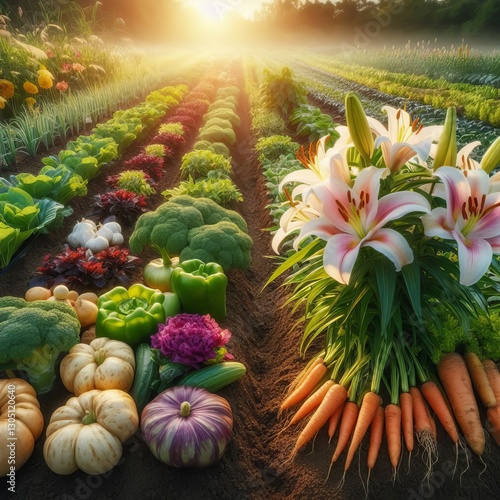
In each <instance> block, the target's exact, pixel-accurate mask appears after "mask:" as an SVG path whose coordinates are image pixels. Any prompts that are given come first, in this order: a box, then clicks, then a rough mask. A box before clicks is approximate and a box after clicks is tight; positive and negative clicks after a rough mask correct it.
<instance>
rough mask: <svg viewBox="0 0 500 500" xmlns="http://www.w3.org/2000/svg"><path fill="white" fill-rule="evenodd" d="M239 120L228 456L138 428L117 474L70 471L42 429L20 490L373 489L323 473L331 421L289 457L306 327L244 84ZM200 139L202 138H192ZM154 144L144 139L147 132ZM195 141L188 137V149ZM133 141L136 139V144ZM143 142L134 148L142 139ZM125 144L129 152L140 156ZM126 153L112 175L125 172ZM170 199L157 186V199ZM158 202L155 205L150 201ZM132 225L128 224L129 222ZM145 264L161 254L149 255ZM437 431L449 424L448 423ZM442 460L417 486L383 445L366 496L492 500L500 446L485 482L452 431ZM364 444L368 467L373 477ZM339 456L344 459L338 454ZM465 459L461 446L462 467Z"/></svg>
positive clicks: (499, 481)
mask: <svg viewBox="0 0 500 500" xmlns="http://www.w3.org/2000/svg"><path fill="white" fill-rule="evenodd" d="M233 71H234V74H235V75H236V76H237V78H238V79H239V84H240V85H239V86H240V89H244V82H243V77H242V71H241V62H240V61H235V63H234V67H233ZM238 113H239V115H240V118H241V121H242V124H241V126H240V127H239V129H238V130H237V137H238V142H237V144H236V145H235V147H234V148H233V149H232V155H233V162H234V180H235V183H236V184H237V185H238V187H239V188H240V190H241V191H242V193H243V197H244V201H243V202H242V203H241V204H239V205H238V206H237V207H236V208H237V210H238V211H239V212H240V213H241V214H242V216H243V217H244V218H245V220H246V221H247V224H248V228H249V233H250V235H251V236H252V238H253V240H254V247H253V250H252V266H251V268H250V269H249V270H247V271H239V270H233V271H231V272H230V273H229V286H228V296H227V306H228V316H227V319H226V321H225V322H224V323H223V326H225V327H227V328H229V329H230V330H231V332H232V335H233V337H232V339H231V341H230V344H229V346H228V347H229V349H230V352H232V353H233V354H234V355H235V358H236V359H237V360H240V361H242V362H243V363H244V364H245V365H246V366H247V374H246V376H245V377H244V378H243V379H241V380H240V381H238V382H237V383H235V384H233V385H231V386H229V387H227V388H225V389H223V390H222V391H221V393H220V394H221V395H222V396H224V397H226V398H227V399H228V401H229V402H230V404H231V407H232V409H233V413H234V431H233V438H232V440H231V443H230V445H229V447H228V450H227V453H226V455H225V456H224V458H223V459H222V460H221V461H220V462H219V463H217V464H216V465H214V466H213V467H211V468H209V469H204V470H186V469H172V468H168V467H167V466H165V465H163V464H161V463H159V462H158V461H157V460H156V459H155V458H154V457H153V455H152V454H151V453H150V451H149V450H148V448H147V446H146V445H145V443H144V442H142V440H141V437H140V434H139V433H137V434H136V435H135V436H134V437H133V438H132V439H130V440H129V441H128V442H127V443H125V445H124V453H123V459H122V461H121V462H120V464H119V465H118V466H116V467H115V468H114V469H113V470H112V471H110V472H109V473H107V474H105V475H102V476H89V475H87V474H85V473H83V472H81V471H78V472H76V473H74V474H71V475H70V476H58V475H56V474H53V473H52V472H51V471H50V470H49V469H48V468H47V466H46V465H45V462H44V460H43V453H42V450H43V441H44V438H43V437H42V438H41V439H39V441H38V442H37V444H36V447H35V451H34V453H33V455H32V457H31V459H30V460H29V461H28V463H27V464H26V465H25V466H24V467H23V468H22V469H21V470H19V471H18V474H17V498H22V499H27V500H31V499H35V500H38V499H61V500H62V499H65V500H72V499H99V500H100V499H103V500H106V499H110V500H111V499H113V500H114V499H117V498H123V499H129V498H130V499H137V498H144V499H156V498H169V499H170V498H182V499H184V500H203V499H214V500H225V499H227V500H236V499H237V500H240V499H241V500H246V499H251V500H253V499H255V500H262V499H277V500H281V499H294V500H295V499H304V500H305V499H311V498H314V499H336V498H339V499H349V500H358V499H362V498H364V497H365V493H364V490H363V486H362V483H361V480H360V477H359V475H358V471H357V462H356V463H355V464H353V466H352V468H351V470H350V471H349V473H348V475H347V477H346V482H345V485H344V487H343V489H342V490H336V489H335V488H336V486H337V485H338V483H339V481H340V478H341V475H342V473H341V472H342V471H341V464H339V465H338V466H337V468H334V470H333V471H332V475H331V477H330V479H329V481H328V482H327V483H326V484H324V483H325V478H326V473H327V470H328V465H329V461H330V457H331V454H332V448H333V445H334V443H333V442H332V446H331V447H330V448H328V444H327V436H326V432H325V431H324V430H322V431H321V433H320V434H319V435H318V436H317V439H316V441H315V447H314V451H313V452H312V451H311V447H308V448H307V449H306V450H304V451H301V452H300V453H299V454H298V456H297V458H296V459H295V460H294V461H293V462H289V463H285V461H286V460H287V458H288V457H289V455H290V451H291V448H292V446H293V441H294V439H295V438H296V436H297V434H298V431H297V429H293V430H288V431H286V432H284V433H283V434H281V435H278V433H279V432H280V431H281V430H282V428H283V427H284V423H283V422H279V421H278V419H277V407H278V405H279V402H280V400H281V399H282V396H283V394H284V391H285V389H286V387H287V385H288V384H289V383H290V382H291V380H292V379H293V378H294V376H295V375H296V374H297V373H298V372H299V371H300V369H301V368H302V367H303V362H302V361H301V360H300V359H299V356H298V345H299V341H300V337H301V328H300V327H295V326H294V322H295V318H292V317H291V315H290V311H289V309H287V308H281V307H280V306H281V304H282V303H283V301H284V299H285V292H284V290H282V289H281V288H279V286H278V284H276V283H273V284H272V285H270V286H269V287H267V288H265V289H264V290H262V287H263V285H264V283H265V282H266V280H267V279H268V277H269V276H270V274H271V273H272V271H273V269H274V264H273V262H272V261H271V260H270V259H268V258H266V256H270V255H272V253H273V252H272V250H271V245H270V241H271V237H270V235H269V233H267V232H265V231H263V228H266V227H268V225H269V224H270V218H269V216H268V212H267V210H266V208H265V206H266V204H267V203H268V199H267V196H266V190H265V185H264V179H263V177H262V175H261V173H260V168H259V165H258V161H257V159H256V157H255V152H254V145H255V138H254V137H253V136H252V135H251V133H250V116H249V105H248V101H247V98H246V96H245V95H244V92H243V91H242V93H241V95H240V102H239V109H238ZM193 140H194V139H193ZM144 143H146V144H147V143H148V139H145V140H144ZM190 146H191V144H189V145H187V146H186V150H189V148H190ZM138 147H139V146H137V147H136V148H138ZM136 148H135V149H136ZM136 152H137V151H136V150H133V151H130V152H127V155H126V157H130V156H132V155H133V154H136ZM179 163H180V161H179V158H177V159H176V161H174V162H172V163H171V164H170V165H169V167H168V169H167V176H166V177H165V178H164V179H163V180H162V186H161V187H162V189H165V188H166V187H167V186H168V187H170V186H173V185H175V184H176V182H177V177H178V167H179ZM121 168H122V167H121V165H120V164H119V163H117V164H115V165H114V166H112V167H111V169H110V171H109V173H116V172H118V171H120V169H121ZM104 190H105V185H104V180H103V179H99V180H98V181H97V182H96V183H93V185H92V187H91V191H90V194H95V193H97V192H102V191H104ZM162 202H163V198H162V197H161V195H157V196H156V197H155V198H154V200H153V203H154V204H156V205H158V204H160V203H162ZM73 206H74V209H75V213H74V214H73V216H72V218H71V219H70V220H69V221H68V226H71V224H72V223H73V222H74V221H75V220H77V219H78V218H81V217H82V216H83V215H84V214H85V212H86V210H87V209H88V206H89V197H86V198H83V199H81V200H79V201H78V202H77V203H74V204H73ZM152 208H153V205H152ZM130 230H131V228H128V229H127V230H126V231H127V232H130ZM67 234H68V228H67V227H66V228H63V229H61V230H60V231H57V232H55V233H51V234H50V235H47V236H41V237H40V238H39V239H38V240H37V243H36V246H33V247H31V248H30V249H29V251H28V254H27V256H26V257H25V258H24V259H23V260H22V261H19V262H18V263H17V264H16V265H15V266H13V268H12V270H11V271H10V272H9V273H8V274H6V275H4V276H0V295H6V294H12V295H19V296H22V295H24V292H25V290H26V283H27V281H28V279H29V277H30V276H31V275H32V273H33V271H34V269H35V267H36V265H38V263H39V262H40V260H41V258H42V256H43V255H44V254H45V253H47V252H51V253H57V252H59V251H60V250H61V246H62V242H63V241H64V238H65V237H66V236H67ZM141 257H143V261H144V263H146V262H147V260H148V259H149V257H151V258H153V257H154V256H153V255H148V254H145V255H141ZM69 396H70V395H69V393H68V392H67V391H66V390H65V389H64V387H63V386H62V384H61V383H60V382H59V383H58V385H57V387H56V389H55V390H54V391H53V392H52V393H50V395H47V396H43V397H41V398H40V400H41V406H42V412H43V414H44V416H45V418H46V423H48V419H49V416H50V414H51V413H52V412H53V411H54V410H55V409H56V408H57V407H58V406H60V405H62V404H64V402H65V401H66V400H67V399H68V398H69ZM440 431H441V429H440ZM439 442H440V443H444V445H443V444H440V446H439V452H440V461H439V462H438V464H437V465H436V471H437V473H436V474H435V476H434V478H433V479H432V481H431V483H430V488H427V489H426V488H423V489H422V487H421V481H422V478H423V476H424V468H423V465H422V460H421V457H420V456H414V457H413V458H412V462H411V469H410V474H409V475H407V455H405V457H404V460H403V464H402V465H401V468H400V472H399V475H398V479H397V481H396V484H395V486H393V485H392V483H391V481H390V479H391V470H390V465H389V460H388V456H387V452H386V451H385V443H384V444H383V449H382V452H381V456H380V459H379V462H378V463H377V466H376V467H375V469H374V471H373V474H372V479H371V484H370V492H371V495H370V498H374V499H379V498H384V499H406V500H420V499H423V498H425V499H427V498H436V499H447V500H449V499H452V498H453V499H465V498H473V497H474V498H478V499H483V500H489V499H496V498H498V497H499V496H500V468H499V464H500V452H499V450H498V448H495V447H494V446H492V447H491V449H489V450H488V452H487V453H485V461H486V463H487V469H486V471H485V472H484V474H483V475H482V476H481V480H478V476H479V474H480V472H481V471H482V469H483V465H482V464H481V463H480V462H479V461H478V460H477V459H472V463H471V468H470V470H469V471H468V472H466V473H465V474H464V475H463V477H462V487H460V483H459V479H458V477H457V476H456V477H455V478H454V479H452V478H451V472H450V470H451V469H450V467H449V466H450V464H453V463H454V454H453V449H452V448H451V447H450V446H449V445H448V443H449V441H448V440H447V438H446V437H445V436H444V435H443V434H442V432H440V433H439ZM365 454H366V444H365V443H364V446H363V451H362V455H361V456H362V458H361V471H362V476H363V478H366V468H365V467H364V460H365V456H366V455H365ZM342 458H343V457H342ZM463 469H464V460H463V455H461V456H460V461H459V469H458V470H459V471H462V470H463ZM6 491H7V488H6V486H5V484H4V483H3V482H2V483H0V498H2V499H3V498H6V496H4V492H6Z"/></svg>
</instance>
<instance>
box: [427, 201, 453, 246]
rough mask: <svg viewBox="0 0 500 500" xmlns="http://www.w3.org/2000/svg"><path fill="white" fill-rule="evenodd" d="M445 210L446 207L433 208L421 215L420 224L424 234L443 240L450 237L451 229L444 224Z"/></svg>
mask: <svg viewBox="0 0 500 500" xmlns="http://www.w3.org/2000/svg"><path fill="white" fill-rule="evenodd" d="M446 219H447V211H446V208H443V207H439V208H435V209H434V210H433V211H432V212H431V213H430V214H426V215H424V216H422V224H423V226H424V234H425V235H426V236H429V238H432V237H433V236H436V237H437V238H443V239H444V240H449V239H452V238H453V236H452V229H451V228H449V227H448V226H447V225H446Z"/></svg>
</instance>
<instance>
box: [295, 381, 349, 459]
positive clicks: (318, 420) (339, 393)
mask: <svg viewBox="0 0 500 500" xmlns="http://www.w3.org/2000/svg"><path fill="white" fill-rule="evenodd" d="M346 399H347V391H346V389H345V387H343V386H342V385H340V384H334V385H332V386H331V387H330V389H328V392H327V393H326V395H325V397H324V398H323V401H321V404H320V405H319V406H318V408H316V411H315V412H314V414H313V416H312V417H311V419H310V420H309V422H308V423H307V425H306V426H305V427H304V429H303V430H302V432H301V433H300V435H299V437H298V438H297V442H296V443H295V446H294V448H293V450H292V456H291V457H290V458H293V457H294V456H295V455H296V454H297V451H298V450H299V449H300V448H302V446H305V445H306V444H307V443H308V442H309V441H310V440H311V439H312V438H313V437H314V435H315V434H316V433H317V432H319V430H320V429H321V427H323V425H324V424H325V423H326V422H327V421H328V419H329V418H330V416H331V415H333V413H334V412H335V411H336V410H337V409H338V408H339V407H340V406H341V405H343V404H344V402H345V400H346Z"/></svg>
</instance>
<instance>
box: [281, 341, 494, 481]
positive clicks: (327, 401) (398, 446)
mask: <svg viewBox="0 0 500 500" xmlns="http://www.w3.org/2000/svg"><path fill="white" fill-rule="evenodd" d="M351 347H352V346H351ZM371 349H372V352H371V355H364V356H362V355H361V354H359V353H361V352H364V350H363V349H358V357H357V359H355V361H354V362H353V360H352V358H350V357H348V356H346V355H345V354H346V351H345V350H342V349H339V346H336V347H335V349H332V350H330V351H328V350H327V351H326V352H323V353H321V355H318V356H317V357H316V358H315V359H314V360H312V361H311V362H310V363H309V364H308V366H307V367H306V368H305V369H304V370H303V372H302V373H301V374H300V375H299V376H298V377H297V379H296V380H295V382H294V383H293V384H292V388H291V389H290V393H289V395H288V396H287V397H286V398H285V400H284V401H283V403H282V405H281V408H280V412H282V411H285V410H287V411H288V410H290V409H291V408H293V407H295V406H296V407H298V408H297V410H296V411H295V413H294V415H293V416H292V418H291V419H290V420H289V423H288V425H287V426H286V427H285V428H284V429H283V430H286V429H288V428H289V427H291V426H293V425H296V424H299V423H300V422H302V421H303V420H304V419H306V417H308V416H309V415H310V418H309V420H308V421H307V423H306V424H305V426H304V427H303V429H302V431H301V432H300V434H299V436H298V438H297V440H296V442H295V445H294V447H293V449H292V454H291V459H292V458H293V457H295V455H296V454H297V452H298V451H299V449H301V448H302V447H304V446H306V445H307V444H308V443H309V442H310V441H311V440H312V439H313V437H314V436H315V435H316V434H317V433H318V432H319V431H320V429H321V428H322V427H323V426H324V425H327V426H328V437H329V442H330V440H331V439H332V437H333V436H334V435H335V433H336V432H337V431H338V440H337V443H336V447H335V449H334V451H333V454H332V458H331V463H330V467H329V470H328V476H329V474H330V471H331V469H332V467H333V465H334V463H335V462H336V461H337V460H338V459H339V457H340V456H341V454H342V452H343V451H344V450H347V454H346V460H345V464H344V475H343V479H344V478H345V474H346V472H347V470H348V469H349V467H350V465H351V464H352V461H353V459H354V456H355V453H356V451H357V449H358V448H359V446H360V444H361V442H362V440H363V438H364V437H365V435H366V434H367V432H368V430H370V440H369V445H368V455H367V466H368V481H369V478H370V473H371V471H372V470H373V468H374V466H375V463H376V461H377V457H378V455H379V450H380V448H381V445H382V442H383V437H384V431H385V437H386V441H387V446H388V451H389V458H390V462H391V465H392V468H393V479H395V477H396V474H397V470H398V466H399V463H400V460H401V457H402V442H404V444H405V447H406V450H407V451H408V454H409V455H408V459H409V460H410V457H411V454H412V452H413V450H414V445H415V442H414V440H415V438H416V440H417V442H418V443H419V445H420V446H422V447H423V450H424V453H423V454H422V457H423V460H424V462H425V463H426V465H427V468H428V472H427V474H426V477H427V476H428V475H430V474H431V472H432V466H433V464H434V463H435V461H436V460H437V442H436V438H437V433H436V419H437V420H439V422H440V424H441V425H442V426H443V428H444V429H445V430H446V432H447V434H448V436H449V437H450V439H451V440H452V442H453V443H454V444H455V446H456V448H457V453H458V446H459V445H461V436H460V432H461V433H462V435H463V437H464V439H465V441H466V443H467V444H468V446H469V447H470V448H471V449H472V451H473V452H474V453H475V454H476V455H478V456H479V457H480V456H481V455H482V454H483V452H484V448H485V435H484V432H483V425H482V423H481V419H480V412H479V407H478V404H477V401H476V396H475V393H477V394H478V397H479V399H480V400H481V401H482V403H483V405H484V406H485V408H486V409H487V418H488V422H489V429H488V430H489V432H490V433H491V435H492V437H493V439H494V440H495V442H496V443H497V444H498V445H499V446H500V404H499V403H500V372H499V370H498V368H497V366H496V364H495V363H494V362H493V361H491V360H485V361H483V362H481V361H480V360H479V358H478V357H477V356H476V355H475V354H473V353H467V354H465V356H463V357H462V356H461V355H460V354H458V353H448V354H446V355H444V356H443V358H442V359H441V361H440V362H439V364H438V365H437V367H436V368H437V370H436V372H437V376H438V377H439V380H438V378H435V379H433V377H434V375H433V373H429V372H428V371H427V370H426V369H425V368H424V366H427V363H425V364H424V363H421V362H420V361H419V359H418V356H417V355H416V354H415V353H414V352H413V351H412V350H411V348H410V347H409V346H407V345H399V344H398V343H392V342H390V340H388V341H387V342H386V343H383V344H382V345H379V346H371ZM374 352H375V353H376V354H375V355H374ZM332 353H333V354H332ZM389 354H392V358H391V360H394V361H395V362H391V363H388V362H387V361H388V357H389ZM373 359H375V362H373V361H372V360H373ZM426 361H428V360H426ZM348 362H353V365H350V366H349V365H348ZM342 371H344V373H343V374H342V375H341V372H342ZM385 372H388V374H389V376H388V377H386V373H385ZM369 376H371V383H370V384H368V383H367V380H368V378H369ZM336 380H338V382H336ZM382 380H383V381H384V383H385V386H386V388H387V390H388V392H389V395H390V402H389V404H387V405H386V406H385V408H384V406H382V400H381V398H380V396H379V395H378V393H379V388H380V387H379V386H380V382H381V381H382ZM328 476H327V478H328Z"/></svg>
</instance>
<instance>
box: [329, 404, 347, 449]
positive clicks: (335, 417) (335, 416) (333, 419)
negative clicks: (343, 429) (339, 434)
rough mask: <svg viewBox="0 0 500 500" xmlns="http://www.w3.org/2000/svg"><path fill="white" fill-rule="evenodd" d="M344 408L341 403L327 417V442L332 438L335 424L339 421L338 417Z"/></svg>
mask: <svg viewBox="0 0 500 500" xmlns="http://www.w3.org/2000/svg"><path fill="white" fill-rule="evenodd" d="M343 410H344V405H342V406H341V407H340V408H339V409H338V410H337V411H336V412H335V413H334V414H333V415H332V416H331V417H330V418H329V419H328V437H329V439H328V444H330V441H331V440H332V437H333V435H334V434H335V431H336V430H337V426H338V425H339V422H340V417H341V415H342V411H343Z"/></svg>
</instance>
